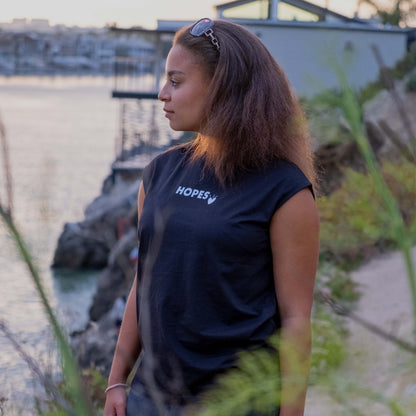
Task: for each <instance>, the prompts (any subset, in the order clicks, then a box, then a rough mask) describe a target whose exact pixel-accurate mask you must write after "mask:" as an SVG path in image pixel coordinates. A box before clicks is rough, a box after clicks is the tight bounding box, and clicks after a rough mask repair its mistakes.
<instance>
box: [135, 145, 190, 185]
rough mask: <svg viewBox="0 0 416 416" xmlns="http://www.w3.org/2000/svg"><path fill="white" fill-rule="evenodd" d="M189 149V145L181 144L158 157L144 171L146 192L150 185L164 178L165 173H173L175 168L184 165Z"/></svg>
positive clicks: (143, 179)
mask: <svg viewBox="0 0 416 416" xmlns="http://www.w3.org/2000/svg"><path fill="white" fill-rule="evenodd" d="M187 148H188V146H187V144H181V145H177V146H174V147H171V148H169V149H167V150H165V151H164V152H162V153H160V154H159V155H157V156H156V157H155V158H154V159H153V160H152V161H151V162H150V163H149V164H148V165H147V166H146V167H145V168H144V169H143V174H142V181H143V186H144V188H145V190H146V189H147V188H148V185H149V184H150V183H152V182H154V181H155V180H157V179H158V178H159V177H161V176H163V175H164V173H168V172H171V171H172V169H173V168H175V167H176V166H178V164H180V163H182V161H183V160H184V158H185V157H186V152H187Z"/></svg>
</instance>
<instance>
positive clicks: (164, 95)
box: [157, 84, 169, 101]
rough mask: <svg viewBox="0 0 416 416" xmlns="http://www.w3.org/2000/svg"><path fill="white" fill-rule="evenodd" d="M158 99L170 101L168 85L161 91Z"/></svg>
mask: <svg viewBox="0 0 416 416" xmlns="http://www.w3.org/2000/svg"><path fill="white" fill-rule="evenodd" d="M157 98H158V99H159V100H160V101H167V100H169V94H168V91H167V88H166V84H165V85H164V86H163V87H162V89H161V90H160V91H159V94H158V95H157Z"/></svg>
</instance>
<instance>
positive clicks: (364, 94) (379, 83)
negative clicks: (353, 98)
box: [358, 42, 416, 105]
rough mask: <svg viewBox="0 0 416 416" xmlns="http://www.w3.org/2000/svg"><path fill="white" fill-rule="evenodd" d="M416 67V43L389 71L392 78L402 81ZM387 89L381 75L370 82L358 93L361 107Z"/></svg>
mask: <svg viewBox="0 0 416 416" xmlns="http://www.w3.org/2000/svg"><path fill="white" fill-rule="evenodd" d="M415 67H416V42H414V43H413V44H412V46H411V47H410V49H409V51H408V52H407V53H406V54H405V55H404V57H403V58H402V59H400V60H399V61H397V63H396V64H395V66H394V67H392V68H389V69H388V70H387V71H388V73H389V75H390V76H391V77H392V78H395V79H402V78H404V77H405V76H406V75H408V74H410V73H411V72H412V71H413V70H414V68H415ZM384 88H385V84H384V81H383V78H382V76H381V74H379V76H378V78H377V80H375V81H373V82H369V83H368V84H367V85H366V86H365V87H363V88H361V89H360V90H359V91H358V102H359V103H360V105H362V104H364V103H365V102H367V101H370V100H371V99H372V98H374V97H375V96H376V95H377V94H378V93H379V92H380V91H381V90H382V89H384Z"/></svg>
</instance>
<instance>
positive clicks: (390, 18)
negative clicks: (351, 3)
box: [358, 0, 416, 26]
mask: <svg viewBox="0 0 416 416" xmlns="http://www.w3.org/2000/svg"><path fill="white" fill-rule="evenodd" d="M362 5H367V6H371V7H372V8H373V9H374V10H375V12H376V14H377V16H378V17H379V18H380V19H381V22H382V23H383V24H390V25H392V26H409V24H411V23H413V24H414V23H415V20H416V0H395V1H394V2H392V1H387V0H384V1H383V0H359V1H358V10H360V8H361V6H362Z"/></svg>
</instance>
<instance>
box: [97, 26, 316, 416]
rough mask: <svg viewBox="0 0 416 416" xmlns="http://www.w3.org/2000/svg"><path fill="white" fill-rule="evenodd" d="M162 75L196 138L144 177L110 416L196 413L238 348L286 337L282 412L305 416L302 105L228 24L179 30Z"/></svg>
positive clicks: (178, 124)
mask: <svg viewBox="0 0 416 416" xmlns="http://www.w3.org/2000/svg"><path fill="white" fill-rule="evenodd" d="M166 75H167V81H166V84H165V85H164V87H163V88H162V90H161V91H160V93H159V99H160V100H161V101H162V102H163V103H164V108H163V110H164V111H165V115H166V117H167V118H168V120H169V124H170V126H171V128H172V129H174V130H179V131H194V132H198V136H197V138H196V139H195V140H194V141H193V142H191V143H190V144H187V145H184V146H179V147H175V148H173V149H170V150H168V151H167V152H165V153H163V154H162V155H160V156H158V157H157V158H156V159H155V160H153V162H152V163H150V165H149V166H148V167H146V169H145V171H144V173H143V181H142V186H141V188H140V192H139V197H138V201H139V208H138V211H139V212H138V215H139V218H140V223H139V241H140V256H139V263H138V272H137V276H136V279H135V281H134V283H133V287H132V290H131V292H130V295H129V298H128V301H127V305H126V311H125V316H124V319H123V323H122V326H121V330H120V335H119V340H118V344H117V348H116V352H115V356H114V361H113V365H112V369H111V373H110V377H109V387H108V389H107V400H106V406H105V410H104V416H110V415H117V416H124V415H125V414H127V415H128V416H136V415H145V416H151V415H157V414H162V413H163V412H164V411H167V413H165V414H169V415H179V414H185V413H187V414H190V413H191V412H190V411H189V407H187V406H188V405H189V404H190V403H193V402H194V401H195V400H196V397H197V395H198V394H200V393H201V392H202V391H203V390H204V389H206V388H208V387H209V385H210V384H212V383H213V380H214V378H215V377H216V376H217V375H218V374H221V373H223V372H224V371H226V370H227V369H229V368H232V367H233V366H234V365H235V354H236V352H237V351H240V350H243V349H253V348H258V347H262V346H265V345H266V342H267V339H268V337H269V336H270V335H272V334H273V333H274V332H275V331H277V330H280V334H281V340H282V348H281V349H280V351H279V359H280V363H281V376H282V391H281V397H282V401H281V407H280V413H279V410H278V411H277V412H275V413H273V414H280V416H300V415H303V412H304V411H303V409H304V401H305V393H306V386H307V378H308V360H309V354H310V313H311V306H312V296H313V284H314V277H315V272H316V266H317V258H318V244H319V243H318V239H319V237H318V234H319V220H318V214H317V209H316V205H315V202H314V197H313V193H312V185H313V184H314V180H315V174H314V170H313V162H312V154H311V150H310V147H309V138H308V134H307V129H306V127H305V122H304V117H303V114H302V111H301V110H300V107H299V104H298V102H297V100H296V99H295V97H294V94H293V93H292V91H291V89H290V86H289V84H288V81H287V79H286V76H285V74H284V73H283V71H282V69H281V68H280V67H279V66H278V65H277V63H276V62H275V60H274V59H273V57H272V56H271V55H270V53H269V52H268V51H267V49H266V48H265V47H264V46H263V44H262V43H261V41H260V40H259V39H258V38H257V37H256V36H254V35H253V34H251V33H250V32H249V31H247V30H246V29H244V28H243V27H241V26H239V25H236V24H232V23H229V22H225V21H215V22H213V21H211V20H210V19H201V20H200V21H198V22H197V23H195V24H194V25H192V26H191V27H185V28H183V29H182V30H180V31H179V32H178V33H177V34H176V36H175V38H174V41H173V47H172V49H171V51H170V53H169V55H168V58H167V63H166ZM138 287H140V290H137V288H138ZM142 342H143V344H144V348H143V352H142V359H141V364H140V366H139V369H138V371H137V373H136V375H135V377H134V379H133V382H132V387H131V390H130V393H129V397H128V400H127V402H128V403H127V411H126V413H125V409H126V393H125V387H126V384H125V383H126V380H127V377H128V375H129V373H130V371H131V369H132V367H133V365H134V363H135V361H136V360H137V357H138V355H139V352H140V351H141V346H142ZM288 345H289V348H288V347H287V346H288ZM284 346H286V347H284ZM186 408H187V409H188V411H187V410H186ZM158 412H159V413H158Z"/></svg>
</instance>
